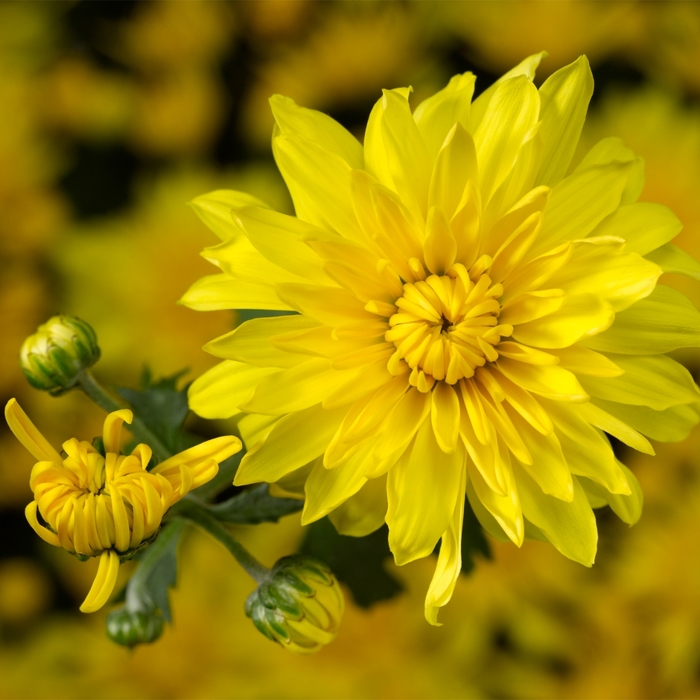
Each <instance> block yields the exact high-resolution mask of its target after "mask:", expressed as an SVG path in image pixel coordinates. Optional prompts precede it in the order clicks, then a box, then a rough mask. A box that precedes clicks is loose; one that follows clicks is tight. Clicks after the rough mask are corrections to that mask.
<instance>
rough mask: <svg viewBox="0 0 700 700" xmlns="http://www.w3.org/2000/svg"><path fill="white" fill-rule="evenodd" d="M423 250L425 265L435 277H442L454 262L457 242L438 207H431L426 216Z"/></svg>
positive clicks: (448, 223)
mask: <svg viewBox="0 0 700 700" xmlns="http://www.w3.org/2000/svg"><path fill="white" fill-rule="evenodd" d="M424 250H425V264H426V265H427V266H428V269H429V270H430V271H431V272H433V273H434V274H436V275H444V274H445V272H447V270H449V269H450V268H451V267H452V264H453V263H454V261H455V256H456V254H457V242H456V241H455V239H454V237H453V236H452V229H451V228H450V222H449V221H448V219H447V216H446V215H445V212H444V211H443V210H442V209H440V208H439V207H431V209H430V213H429V214H428V223H427V225H426V239H425V248H424Z"/></svg>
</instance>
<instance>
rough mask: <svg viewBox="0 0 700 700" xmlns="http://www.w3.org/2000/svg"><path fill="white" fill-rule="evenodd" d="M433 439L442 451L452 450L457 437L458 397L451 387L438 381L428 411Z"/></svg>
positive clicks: (458, 419)
mask: <svg viewBox="0 0 700 700" xmlns="http://www.w3.org/2000/svg"><path fill="white" fill-rule="evenodd" d="M430 417H431V421H432V424H433V432H434V433H435V440H436V441H437V443H438V445H439V446H440V449H441V450H442V451H443V452H447V453H450V452H454V451H455V449H456V448H457V440H458V438H459V423H460V410H459V398H458V396H457V392H456V391H455V389H454V388H453V387H451V386H450V385H449V384H446V383H445V382H438V384H437V385H436V386H435V389H434V390H433V392H432V410H431V412H430Z"/></svg>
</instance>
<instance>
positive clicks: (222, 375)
mask: <svg viewBox="0 0 700 700" xmlns="http://www.w3.org/2000/svg"><path fill="white" fill-rule="evenodd" d="M276 372H280V370H279V369H277V368H276V367H255V366H253V365H248V364H245V363H242V362H234V361H232V360H226V361H224V362H220V363H219V364H218V365H216V366H215V367H212V368H211V369H210V370H208V371H206V372H205V373H204V374H202V375H201V376H200V377H198V378H197V379H195V380H194V382H192V385H191V386H190V388H189V390H188V392H187V399H188V402H189V406H190V408H191V409H192V410H193V411H194V412H195V413H196V414H197V415H198V416H202V418H230V417H231V416H234V415H236V414H237V413H240V409H239V406H240V405H241V404H243V403H245V402H246V401H248V400H249V399H250V397H252V395H253V392H254V391H255V388H256V387H257V386H258V384H260V382H261V381H262V380H263V379H264V378H265V377H267V376H268V375H270V374H274V373H276Z"/></svg>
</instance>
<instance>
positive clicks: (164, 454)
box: [78, 371, 172, 462]
mask: <svg viewBox="0 0 700 700" xmlns="http://www.w3.org/2000/svg"><path fill="white" fill-rule="evenodd" d="M78 383H79V384H80V388H81V389H82V390H83V391H84V392H85V394H86V395H87V396H88V398H90V399H92V400H93V401H94V402H95V403H96V404H97V405H98V406H99V407H100V408H102V409H103V410H105V411H107V412H108V413H111V412H112V411H119V410H120V409H122V408H124V406H122V405H121V404H119V403H118V402H117V401H116V400H115V399H114V398H113V397H112V396H111V395H110V394H109V393H108V392H107V390H106V389H105V388H104V387H103V386H102V385H101V384H100V383H99V382H98V381H97V380H96V379H95V377H93V376H92V374H91V373H90V372H87V371H86V372H82V373H81V375H80V377H79V378H78ZM128 429H129V431H130V432H131V433H133V435H134V437H135V438H136V439H137V440H141V441H142V442H145V443H146V444H147V445H148V446H149V447H150V448H151V449H152V450H153V454H154V455H155V456H156V457H157V458H158V460H159V461H161V462H162V461H164V460H166V459H168V457H172V453H171V452H170V450H169V449H168V448H167V447H166V446H165V445H164V444H163V443H162V442H161V440H160V438H158V437H157V436H156V435H154V434H153V432H151V430H150V429H149V428H148V427H147V426H146V424H145V423H144V422H143V421H142V420H141V419H140V418H139V417H138V416H136V415H134V419H133V421H132V423H131V425H129V427H128Z"/></svg>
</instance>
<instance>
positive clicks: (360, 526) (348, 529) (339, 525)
mask: <svg viewBox="0 0 700 700" xmlns="http://www.w3.org/2000/svg"><path fill="white" fill-rule="evenodd" d="M386 509H387V497H386V477H380V478H378V479H370V480H369V481H367V483H366V484H365V485H364V486H362V488H361V489H360V490H359V491H358V492H357V493H356V494H355V495H354V496H350V498H348V500H347V501H345V502H344V503H341V504H340V505H339V506H338V507H337V508H336V509H335V510H332V511H331V512H330V513H329V514H328V519H329V520H330V521H331V522H332V523H333V525H335V529H336V530H337V531H338V532H339V533H340V534H341V535H347V536H349V537H365V536H366V535H369V534H371V533H373V532H374V531H375V530H378V529H379V528H380V527H381V526H382V525H384V519H385V517H386Z"/></svg>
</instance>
